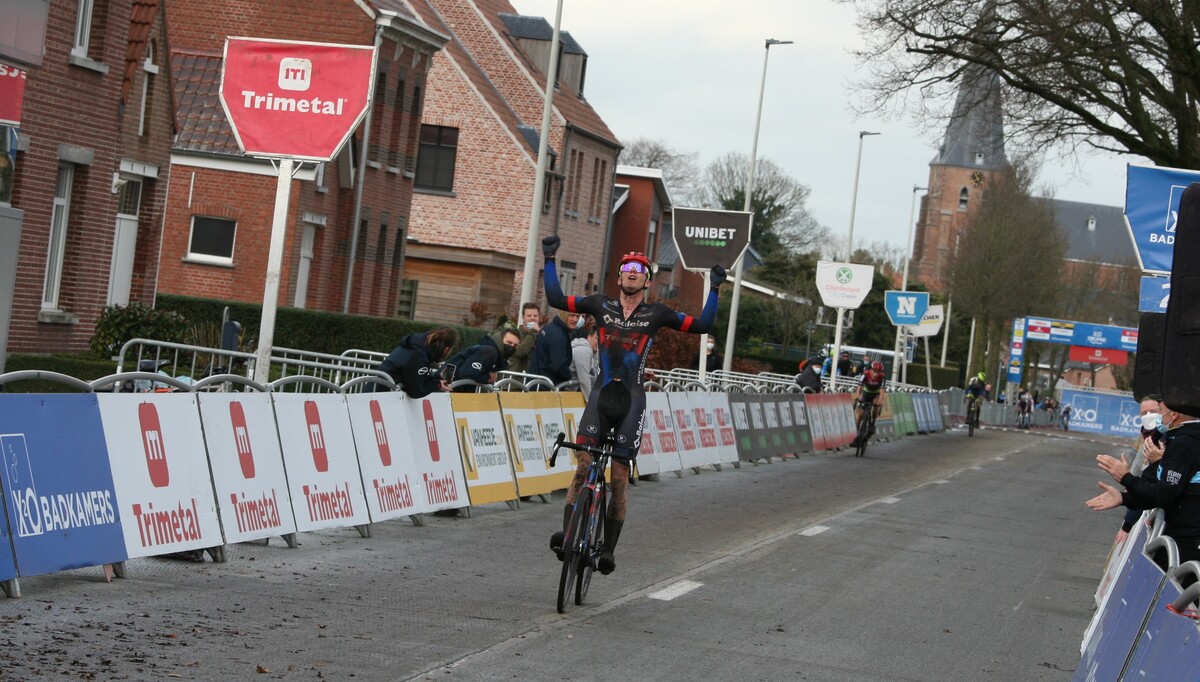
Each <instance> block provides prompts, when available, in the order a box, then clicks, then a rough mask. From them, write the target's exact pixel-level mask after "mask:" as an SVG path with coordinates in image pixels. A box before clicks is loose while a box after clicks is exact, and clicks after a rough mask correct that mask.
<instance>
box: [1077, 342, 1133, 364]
mask: <svg viewBox="0 0 1200 682" xmlns="http://www.w3.org/2000/svg"><path fill="white" fill-rule="evenodd" d="M1068 357H1069V358H1070V360H1071V362H1088V363H1091V364H1093V365H1124V364H1126V363H1127V362H1128V361H1129V353H1128V352H1126V351H1123V350H1113V349H1111V348H1088V347H1086V346H1071V351H1070V355H1068Z"/></svg>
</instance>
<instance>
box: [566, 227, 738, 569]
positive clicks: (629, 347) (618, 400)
mask: <svg viewBox="0 0 1200 682" xmlns="http://www.w3.org/2000/svg"><path fill="white" fill-rule="evenodd" d="M560 244H561V240H560V239H559V238H558V237H557V236H554V237H546V238H545V239H543V240H542V252H543V253H544V254H545V255H546V269H545V287H546V300H547V301H548V302H549V303H550V305H552V306H554V307H555V308H558V309H559V310H565V311H567V312H569V313H586V314H588V315H592V316H594V317H595V318H596V326H597V329H598V331H599V336H598V340H597V351H598V353H599V356H600V375H599V376H598V377H596V383H595V384H594V386H593V387H592V393H591V395H590V396H589V397H588V400H587V407H586V408H585V409H584V411H583V416H582V417H581V418H580V420H579V433H578V435H577V436H576V438H575V441H576V442H577V443H579V444H581V445H589V446H592V447H598V446H599V445H600V443H601V439H602V438H603V437H604V434H606V433H608V432H609V431H610V430H611V431H613V432H614V434H615V439H616V444H615V445H614V446H613V456H612V500H611V502H610V503H609V505H608V518H606V519H605V520H604V523H605V532H604V547H603V548H602V550H601V552H600V557H599V559H598V560H597V562H596V569H597V570H598V571H600V572H601V573H603V574H605V575H608V574H609V573H612V572H613V569H615V568H616V566H617V562H616V560H615V559H614V558H613V550H614V549H616V546H617V539H618V538H619V537H620V536H621V528H622V527H623V526H624V525H625V509H626V486H627V485H628V483H629V466H630V462H632V461H633V459H634V458H635V457H636V456H637V452H638V448H639V447H640V446H641V442H642V421H643V418H644V416H645V412H646V392H645V389H644V388H643V387H642V374H643V372H644V371H645V369H646V356H647V354H648V353H649V352H650V346H651V344H653V342H654V334H655V333H656V332H657V331H658V329H659V328H660V327H669V328H671V329H677V330H679V331H682V332H690V333H692V334H704V333H707V332H708V330H710V329H712V325H713V322H715V321H716V319H717V289H718V287H720V285H721V283H722V282H724V281H725V268H723V267H721V266H720V265H714V266H713V268H712V274H711V284H712V289H710V290H709V292H708V299H707V300H706V301H705V303H704V310H703V311H702V312H701V313H700V317H699V318H693V317H692V316H690V315H685V314H683V313H681V312H677V311H675V310H672V309H671V308H669V307H667V306H666V305H663V304H662V303H647V302H646V300H645V299H646V289H648V288H649V287H650V278H651V277H652V276H653V273H652V272H651V270H650V259H648V258H646V256H645V255H644V254H642V253H627V254H625V255H624V256H622V257H621V265H620V272H619V273H618V277H619V282H620V289H621V295H620V296H619V297H618V298H609V297H607V296H604V295H603V294H594V295H592V296H582V297H579V296H564V295H563V292H562V289H561V288H560V287H559V284H558V271H557V267H556V266H555V262H554V255H555V253H557V252H558V247H559V245H560ZM591 459H592V458H591V456H590V455H589V454H588V453H586V452H580V453H579V468H578V469H576V471H575V478H574V480H572V481H571V488H570V489H569V490H568V491H567V505H566V507H565V508H564V509H563V531H562V532H559V533H555V534H553V535H551V536H550V549H552V550H554V552H555V553H556V554H558V558H559V559H560V560H561V559H562V557H563V553H562V550H563V538H564V536H565V535H566V528H567V524H568V523H570V520H571V511H572V509H573V508H574V505H575V498H576V497H577V496H578V495H579V488H580V487H581V486H582V485H583V480H584V477H585V476H586V474H587V468H588V465H589V464H590V463H591Z"/></svg>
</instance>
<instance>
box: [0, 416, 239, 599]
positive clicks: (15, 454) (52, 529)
mask: <svg viewBox="0 0 1200 682" xmlns="http://www.w3.org/2000/svg"><path fill="white" fill-rule="evenodd" d="M67 425H69V428H68V427H67ZM0 464H2V465H3V466H0V489H2V491H3V495H4V508H5V510H6V511H7V512H8V525H7V526H6V525H5V524H4V523H3V522H2V520H0V580H11V579H12V578H14V577H16V575H17V568H18V565H19V569H20V574H21V575H26V576H29V575H42V574H46V573H53V572H56V571H64V570H67V569H71V568H80V567H83V566H99V565H102V564H111V563H115V562H118V561H124V560H125V559H126V558H128V556H127V554H126V552H125V538H124V534H123V532H122V526H121V521H122V519H121V518H120V516H121V515H120V509H119V505H118V504H117V494H116V489H115V487H114V485H113V475H112V469H111V468H110V465H109V458H108V449H107V447H106V445H105V441H104V427H103V425H102V423H101V420H100V408H99V406H98V405H97V402H96V396H95V395H90V394H61V395H60V394H51V395H28V394H17V393H0ZM143 468H144V467H143ZM10 533H11V535H10ZM10 543H11V544H10ZM216 544H219V541H218V543H216ZM14 551H15V553H16V557H17V558H16V560H15V562H14V558H13V552H14Z"/></svg>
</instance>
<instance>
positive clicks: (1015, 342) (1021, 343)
mask: <svg viewBox="0 0 1200 682" xmlns="http://www.w3.org/2000/svg"><path fill="white" fill-rule="evenodd" d="M1024 363H1025V318H1023V317H1018V318H1017V319H1015V320H1013V331H1012V341H1011V342H1010V343H1009V345H1008V380H1009V381H1010V382H1012V383H1014V384H1019V383H1021V368H1022V365H1023V364H1024Z"/></svg>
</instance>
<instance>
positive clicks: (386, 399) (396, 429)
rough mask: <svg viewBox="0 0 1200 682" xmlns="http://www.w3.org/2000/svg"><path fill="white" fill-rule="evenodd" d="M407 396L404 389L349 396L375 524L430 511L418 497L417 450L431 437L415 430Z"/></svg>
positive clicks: (348, 409)
mask: <svg viewBox="0 0 1200 682" xmlns="http://www.w3.org/2000/svg"><path fill="white" fill-rule="evenodd" d="M405 398H406V397H405V396H404V394H403V393H401V392H399V391H380V392H377V393H351V394H348V395H347V396H346V409H347V411H348V412H349V414H350V429H351V430H352V431H353V432H354V444H355V449H356V450H357V451H358V469H359V471H360V472H361V474H362V484H363V490H364V491H365V492H366V499H367V512H368V513H369V514H370V516H371V521H372V522H376V521H386V520H388V519H398V518H404V517H406V516H412V515H414V514H420V513H422V512H425V511H428V508H427V507H426V506H425V500H424V499H423V498H422V496H420V495H417V494H416V493H415V488H416V487H417V486H418V481H419V480H420V477H419V475H418V474H417V463H416V459H415V452H414V448H413V447H412V444H413V443H416V442H424V440H425V439H424V438H423V437H421V436H418V435H417V434H414V433H412V431H411V427H410V426H409V424H408V412H407V411H406V410H405V409H404V402H405ZM418 438H419V439H420V441H418Z"/></svg>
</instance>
